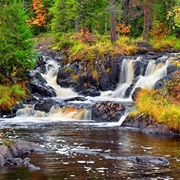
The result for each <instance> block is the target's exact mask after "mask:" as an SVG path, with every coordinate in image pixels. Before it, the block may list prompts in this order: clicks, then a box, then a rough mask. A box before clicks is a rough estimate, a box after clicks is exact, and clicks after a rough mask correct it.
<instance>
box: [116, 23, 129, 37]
mask: <svg viewBox="0 0 180 180" xmlns="http://www.w3.org/2000/svg"><path fill="white" fill-rule="evenodd" d="M130 29H131V26H130V25H126V24H125V22H122V23H120V24H119V23H118V22H116V32H117V33H118V34H119V33H120V34H121V35H128V34H129V33H130Z"/></svg>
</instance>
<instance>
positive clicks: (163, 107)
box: [130, 86, 180, 130]
mask: <svg viewBox="0 0 180 180" xmlns="http://www.w3.org/2000/svg"><path fill="white" fill-rule="evenodd" d="M176 87H177V86H176ZM174 89H175V87H174ZM161 91H162V90H161ZM164 93H165V92H160V91H159V90H157V91H155V90H146V89H142V90H141V91H140V92H139V93H138V95H137V98H136V110H135V111H132V112H131V113H130V117H135V116H138V115H140V114H144V115H145V116H149V117H151V118H152V119H153V120H155V121H156V122H157V123H163V124H167V125H168V126H169V127H170V128H173V129H174V130H177V129H179V125H180V124H179V122H180V111H179V105H180V103H177V104H175V103H172V102H173V100H171V99H170V98H172V97H168V96H167V95H166V98H165V96H163V95H161V94H164Z"/></svg>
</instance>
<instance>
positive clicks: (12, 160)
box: [0, 139, 46, 167]
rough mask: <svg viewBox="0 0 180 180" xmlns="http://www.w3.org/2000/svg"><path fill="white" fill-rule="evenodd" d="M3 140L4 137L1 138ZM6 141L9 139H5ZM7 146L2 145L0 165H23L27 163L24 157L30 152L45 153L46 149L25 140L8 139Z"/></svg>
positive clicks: (0, 147) (0, 148)
mask: <svg viewBox="0 0 180 180" xmlns="http://www.w3.org/2000/svg"><path fill="white" fill-rule="evenodd" d="M1 141H2V139H1ZM5 141H7V140H6V139H5ZM8 142H9V143H8V144H7V146H0V167H3V166H23V165H28V164H27V163H26V164H25V163H24V162H25V161H24V160H23V159H22V158H23V157H24V156H25V155H29V154H30V152H37V153H45V152H46V149H45V148H42V147H40V146H39V145H37V144H35V143H33V142H27V141H24V140H8Z"/></svg>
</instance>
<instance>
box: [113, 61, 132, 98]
mask: <svg viewBox="0 0 180 180" xmlns="http://www.w3.org/2000/svg"><path fill="white" fill-rule="evenodd" d="M133 78H134V61H132V60H129V59H123V62H122V66H121V72H120V75H119V83H118V86H117V88H116V90H115V91H114V92H113V94H112V95H111V96H112V97H113V98H117V97H118V98H123V97H124V95H125V92H126V90H127V88H128V87H129V86H130V84H131V83H132V80H133Z"/></svg>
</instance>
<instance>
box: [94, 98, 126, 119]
mask: <svg viewBox="0 0 180 180" xmlns="http://www.w3.org/2000/svg"><path fill="white" fill-rule="evenodd" d="M124 112H125V108H124V106H123V105H122V104H119V103H115V102H109V101H103V102H98V103H96V104H94V105H93V106H92V117H91V119H92V120H95V121H98V122H118V121H119V119H120V117H121V116H122V115H123V114H124Z"/></svg>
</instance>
